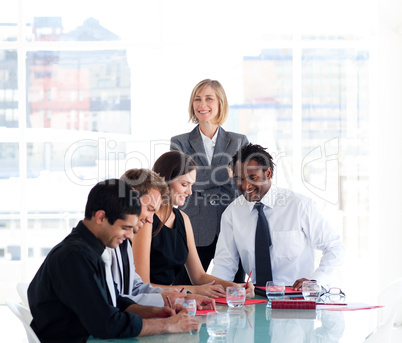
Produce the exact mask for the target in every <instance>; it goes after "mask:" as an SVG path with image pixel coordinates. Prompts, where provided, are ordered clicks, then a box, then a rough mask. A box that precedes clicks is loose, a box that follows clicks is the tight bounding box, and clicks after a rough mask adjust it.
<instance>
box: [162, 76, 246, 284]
mask: <svg viewBox="0 0 402 343" xmlns="http://www.w3.org/2000/svg"><path fill="white" fill-rule="evenodd" d="M188 113H189V121H191V122H192V123H194V124H197V125H196V127H195V128H194V129H193V130H192V131H191V132H188V133H184V134H181V135H178V136H174V137H172V138H171V145H170V150H178V151H181V152H183V153H185V154H188V155H190V156H191V157H192V158H193V159H194V160H195V162H196V163H197V164H198V166H199V172H198V173H197V180H196V183H195V184H194V187H193V190H194V193H193V195H192V196H189V197H188V198H187V200H186V203H185V204H184V206H183V207H180V209H182V210H183V211H184V212H185V213H186V214H187V215H188V216H189V218H190V220H191V223H192V224H193V228H194V237H195V244H196V246H197V251H198V255H199V257H200V260H201V263H202V265H203V268H204V270H205V271H207V270H208V267H209V264H210V262H211V260H212V259H213V258H214V254H215V247H216V242H217V239H218V235H219V231H220V221H221V216H222V213H223V211H224V210H225V209H226V207H227V206H228V205H229V204H230V203H231V202H232V201H233V200H234V199H235V197H236V192H237V190H236V186H235V184H234V183H233V181H232V171H231V169H230V167H229V163H230V162H231V160H232V156H233V155H234V154H235V153H236V151H238V150H239V149H240V148H241V147H243V146H245V145H246V144H247V143H248V140H247V137H246V136H245V135H241V134H238V133H234V132H229V131H225V130H224V129H223V128H222V125H223V123H224V122H225V121H226V119H227V118H228V115H229V104H228V101H227V98H226V94H225V90H224V89H223V87H222V85H221V84H220V83H219V81H217V80H211V79H205V80H202V81H200V82H199V83H198V84H197V85H196V86H195V87H194V89H193V91H192V93H191V96H190V101H189V106H188ZM183 274H184V275H183ZM178 279H180V281H178V282H181V283H186V282H188V277H187V275H185V271H182V272H181V275H180V276H179V277H178ZM244 279H245V275H244V271H243V269H242V266H241V263H240V264H239V271H238V274H237V275H236V277H235V279H234V281H235V282H244Z"/></svg>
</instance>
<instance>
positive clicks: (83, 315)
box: [28, 222, 142, 343]
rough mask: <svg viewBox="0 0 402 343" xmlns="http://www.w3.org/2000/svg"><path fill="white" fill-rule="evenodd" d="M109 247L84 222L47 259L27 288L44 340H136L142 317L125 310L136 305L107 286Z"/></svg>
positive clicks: (34, 325)
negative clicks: (105, 258) (112, 296)
mask: <svg viewBox="0 0 402 343" xmlns="http://www.w3.org/2000/svg"><path fill="white" fill-rule="evenodd" d="M104 249H105V247H104V245H103V244H102V242H101V241H100V240H99V239H97V238H96V237H95V236H94V235H93V234H92V233H91V232H90V231H89V230H88V229H87V228H86V226H85V225H84V224H83V223H82V222H79V223H78V225H77V227H76V228H75V229H73V231H72V232H71V233H70V234H69V235H68V236H67V237H66V238H65V239H64V240H63V241H62V242H61V243H59V244H58V245H56V246H55V247H54V248H53V249H52V250H51V252H50V253H49V255H48V256H47V257H46V259H45V261H44V262H43V264H42V266H41V267H40V268H39V270H38V272H37V273H36V275H35V277H34V279H33V280H32V282H31V284H30V286H29V288H28V300H29V306H30V309H31V312H32V316H33V321H32V323H31V327H32V328H33V330H34V331H35V332H36V334H37V335H38V337H39V339H40V341H41V342H45V343H47V342H49V343H50V342H58V343H61V342H85V341H86V340H87V339H88V337H89V336H90V335H92V336H94V337H97V338H103V339H106V338H125V337H133V336H137V335H138V334H139V333H140V331H141V330H142V319H141V317H139V316H137V315H135V314H133V313H129V312H124V310H125V309H126V308H127V307H128V306H129V305H131V304H133V303H134V302H133V301H132V300H131V299H129V298H126V297H121V296H119V294H118V293H117V292H116V297H117V307H114V306H113V305H112V301H111V299H110V295H109V291H108V287H107V284H106V275H105V264H104V262H103V260H102V258H101V255H102V253H103V251H104Z"/></svg>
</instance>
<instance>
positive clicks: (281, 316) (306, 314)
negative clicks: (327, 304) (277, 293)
mask: <svg viewBox="0 0 402 343" xmlns="http://www.w3.org/2000/svg"><path fill="white" fill-rule="evenodd" d="M216 309H217V311H218V312H223V313H225V312H228V313H229V317H230V326H229V330H228V332H227V334H226V336H225V337H222V338H213V337H210V336H209V335H208V332H207V329H206V316H197V318H198V320H199V321H200V325H201V329H200V331H199V332H192V333H183V334H166V335H159V336H150V337H137V338H128V339H114V340H107V342H113V343H123V342H124V343H126V342H149V343H153V342H179V343H180V342H183V343H196V342H197V343H198V342H200V343H204V342H207V343H212V342H214V343H218V342H228V343H260V342H261V343H262V342H264V343H267V342H269V343H282V342H286V343H293V342H297V343H311V342H313V343H318V342H320V343H335V342H339V343H356V342H363V341H364V340H365V338H366V337H367V336H368V335H369V334H370V333H371V332H372V331H373V329H374V327H375V319H374V317H375V316H377V314H378V313H379V311H381V309H372V310H360V311H346V312H343V311H328V310H284V309H271V308H267V306H266V304H256V305H245V306H243V307H242V308H229V307H228V306H225V305H218V306H217V307H216ZM90 342H92V343H93V342H98V343H101V342H104V341H102V340H94V339H91V340H89V341H88V343H90Z"/></svg>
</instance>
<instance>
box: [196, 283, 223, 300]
mask: <svg viewBox="0 0 402 343" xmlns="http://www.w3.org/2000/svg"><path fill="white" fill-rule="evenodd" d="M193 288H194V289H195V291H194V293H197V294H201V295H206V296H208V297H211V298H221V297H225V296H226V292H225V289H224V288H223V286H222V285H215V280H213V281H211V282H209V283H206V284H204V285H200V286H193Z"/></svg>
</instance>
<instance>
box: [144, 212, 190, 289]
mask: <svg viewBox="0 0 402 343" xmlns="http://www.w3.org/2000/svg"><path fill="white" fill-rule="evenodd" d="M173 212H174V214H175V216H176V218H175V221H174V225H173V228H168V227H167V226H165V225H164V226H163V227H162V229H161V231H160V232H159V233H158V234H157V235H156V236H155V237H152V242H151V260H150V279H151V282H152V283H157V284H161V285H171V284H172V282H173V280H174V278H175V276H176V275H177V274H178V273H179V271H180V269H181V267H182V266H183V265H184V263H185V262H186V260H187V256H188V247H187V235H186V229H185V227H184V220H183V216H182V214H181V213H180V210H178V209H177V208H173ZM159 223H160V219H159V218H158V216H157V215H156V214H155V215H154V222H153V224H152V233H154V232H155V231H156V230H157V229H158V227H159Z"/></svg>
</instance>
